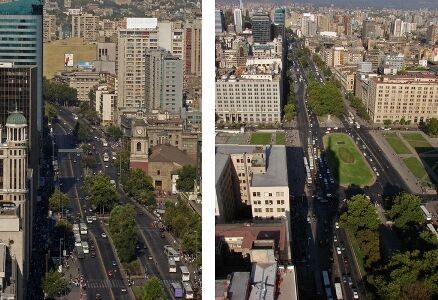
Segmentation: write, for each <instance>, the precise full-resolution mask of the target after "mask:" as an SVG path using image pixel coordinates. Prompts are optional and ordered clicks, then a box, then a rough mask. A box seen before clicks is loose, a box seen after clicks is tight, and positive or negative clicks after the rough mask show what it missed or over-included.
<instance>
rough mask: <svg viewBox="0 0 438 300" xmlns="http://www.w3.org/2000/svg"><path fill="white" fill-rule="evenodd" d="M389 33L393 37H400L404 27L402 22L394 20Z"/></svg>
mask: <svg viewBox="0 0 438 300" xmlns="http://www.w3.org/2000/svg"><path fill="white" fill-rule="evenodd" d="M391 33H392V35H393V36H395V37H401V36H402V35H403V34H404V26H403V21H402V20H400V19H396V20H394V22H393V23H392V28H391Z"/></svg>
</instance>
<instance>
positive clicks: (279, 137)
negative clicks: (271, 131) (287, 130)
mask: <svg viewBox="0 0 438 300" xmlns="http://www.w3.org/2000/svg"><path fill="white" fill-rule="evenodd" d="M275 135H276V136H275V143H276V144H277V145H284V144H285V142H286V137H285V135H284V132H281V131H277V133H276V134H275Z"/></svg>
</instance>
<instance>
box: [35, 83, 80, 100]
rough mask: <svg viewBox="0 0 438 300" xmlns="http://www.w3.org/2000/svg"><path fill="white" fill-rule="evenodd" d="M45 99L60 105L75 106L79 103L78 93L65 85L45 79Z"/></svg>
mask: <svg viewBox="0 0 438 300" xmlns="http://www.w3.org/2000/svg"><path fill="white" fill-rule="evenodd" d="M43 97H44V99H45V100H46V101H49V102H52V103H58V104H60V105H73V104H75V103H76V102H77V101H78V92H77V90H76V89H74V88H71V87H69V86H68V85H67V84H65V83H60V82H56V81H53V80H48V79H46V78H45V77H44V78H43Z"/></svg>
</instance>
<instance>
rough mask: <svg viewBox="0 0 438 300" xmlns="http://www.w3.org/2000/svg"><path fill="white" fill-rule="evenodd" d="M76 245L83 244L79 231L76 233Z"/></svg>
mask: <svg viewBox="0 0 438 300" xmlns="http://www.w3.org/2000/svg"><path fill="white" fill-rule="evenodd" d="M75 246H77V247H80V246H82V243H81V236H80V234H79V233H75Z"/></svg>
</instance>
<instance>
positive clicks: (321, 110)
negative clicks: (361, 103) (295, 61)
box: [307, 80, 344, 117]
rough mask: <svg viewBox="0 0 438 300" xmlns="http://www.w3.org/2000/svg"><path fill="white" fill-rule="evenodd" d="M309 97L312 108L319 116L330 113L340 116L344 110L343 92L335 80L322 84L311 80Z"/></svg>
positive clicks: (308, 91)
mask: <svg viewBox="0 0 438 300" xmlns="http://www.w3.org/2000/svg"><path fill="white" fill-rule="evenodd" d="M307 99H308V103H309V106H310V108H311V109H312V110H313V111H314V112H315V114H316V115H318V116H323V115H328V114H330V115H335V116H337V117H340V116H341V115H342V113H343V112H344V103H343V100H342V95H341V92H340V91H339V90H338V88H337V87H336V86H335V84H334V83H333V82H328V83H327V84H325V85H321V84H319V83H318V82H316V81H314V80H311V81H310V83H309V85H308V88H307Z"/></svg>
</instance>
